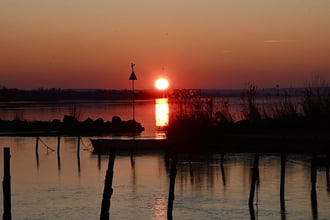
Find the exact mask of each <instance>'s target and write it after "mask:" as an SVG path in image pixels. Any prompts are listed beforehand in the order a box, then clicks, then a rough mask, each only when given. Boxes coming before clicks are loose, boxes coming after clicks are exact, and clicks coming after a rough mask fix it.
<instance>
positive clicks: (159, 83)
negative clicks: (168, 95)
mask: <svg viewBox="0 0 330 220" xmlns="http://www.w3.org/2000/svg"><path fill="white" fill-rule="evenodd" d="M168 85H169V83H168V80H167V79H164V78H159V79H157V80H156V82H155V86H156V88H157V89H159V90H165V89H167V88H168Z"/></svg>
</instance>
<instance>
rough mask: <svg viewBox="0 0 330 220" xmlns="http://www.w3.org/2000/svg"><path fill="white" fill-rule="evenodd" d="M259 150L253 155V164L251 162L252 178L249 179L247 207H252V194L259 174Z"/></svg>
mask: <svg viewBox="0 0 330 220" xmlns="http://www.w3.org/2000/svg"><path fill="white" fill-rule="evenodd" d="M258 167H259V152H258V153H255V155H254V164H253V172H252V180H251V188H250V196H249V207H250V208H251V207H253V201H254V194H255V189H256V183H257V180H258V176H259V171H258V170H259V168H258Z"/></svg>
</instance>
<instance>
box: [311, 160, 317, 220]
mask: <svg viewBox="0 0 330 220" xmlns="http://www.w3.org/2000/svg"><path fill="white" fill-rule="evenodd" d="M311 165H312V166H311V184H312V190H311V207H312V215H313V219H317V218H318V211H317V193H316V177H317V166H316V155H315V154H313V157H312V164H311Z"/></svg>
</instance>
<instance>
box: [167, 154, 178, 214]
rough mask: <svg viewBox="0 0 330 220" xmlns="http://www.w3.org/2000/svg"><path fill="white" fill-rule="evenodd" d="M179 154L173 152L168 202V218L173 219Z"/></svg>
mask: <svg viewBox="0 0 330 220" xmlns="http://www.w3.org/2000/svg"><path fill="white" fill-rule="evenodd" d="M177 163H178V159H177V154H176V153H173V154H172V161H171V172H170V188H169V192H168V204H167V219H173V217H172V211H173V201H174V188H175V177H176V172H177V168H176V166H177Z"/></svg>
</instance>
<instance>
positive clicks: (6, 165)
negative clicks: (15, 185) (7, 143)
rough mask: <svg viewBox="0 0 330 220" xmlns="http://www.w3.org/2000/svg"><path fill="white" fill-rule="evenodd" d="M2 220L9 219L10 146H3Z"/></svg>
mask: <svg viewBox="0 0 330 220" xmlns="http://www.w3.org/2000/svg"><path fill="white" fill-rule="evenodd" d="M2 190H3V215H2V219H3V220H11V183H10V148H9V147H5V148H3V181H2Z"/></svg>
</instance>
